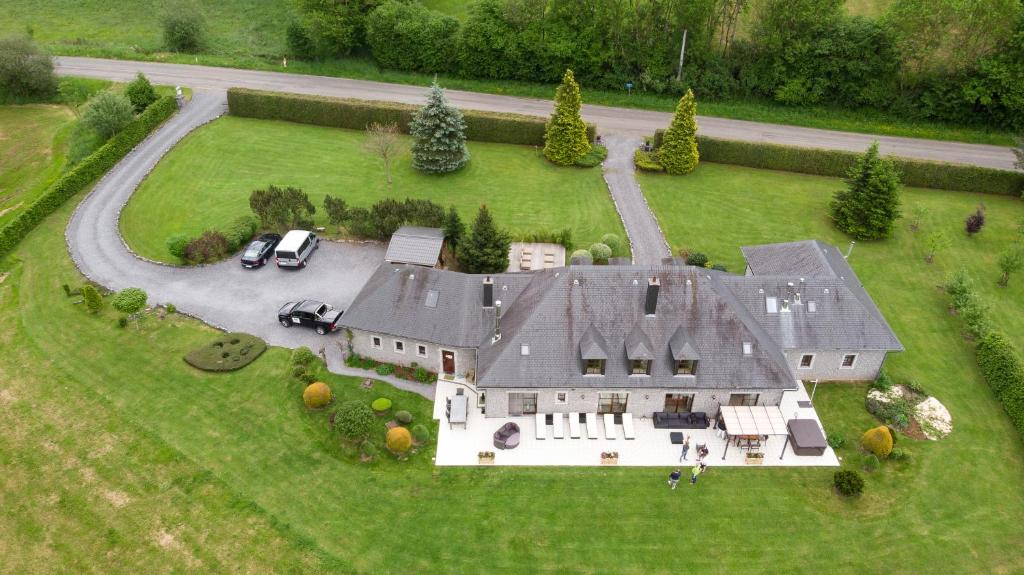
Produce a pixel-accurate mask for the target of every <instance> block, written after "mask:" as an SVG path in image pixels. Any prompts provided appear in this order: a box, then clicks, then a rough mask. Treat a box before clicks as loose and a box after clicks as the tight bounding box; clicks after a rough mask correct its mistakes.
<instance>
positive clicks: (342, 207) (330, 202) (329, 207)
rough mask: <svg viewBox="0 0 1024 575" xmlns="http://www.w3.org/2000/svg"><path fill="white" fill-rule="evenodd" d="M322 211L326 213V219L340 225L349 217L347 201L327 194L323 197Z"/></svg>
mask: <svg viewBox="0 0 1024 575" xmlns="http://www.w3.org/2000/svg"><path fill="white" fill-rule="evenodd" d="M324 212H325V213H326V214H327V221H329V222H331V223H332V224H334V225H336V226H337V225H341V224H342V223H343V222H344V221H345V220H347V219H348V217H349V211H348V203H346V202H345V200H343V199H342V198H333V197H331V196H330V195H329V194H328V195H327V196H325V197H324Z"/></svg>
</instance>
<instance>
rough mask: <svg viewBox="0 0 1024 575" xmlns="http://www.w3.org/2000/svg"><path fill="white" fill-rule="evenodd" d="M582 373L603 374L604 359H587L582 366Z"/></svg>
mask: <svg viewBox="0 0 1024 575" xmlns="http://www.w3.org/2000/svg"><path fill="white" fill-rule="evenodd" d="M583 375H604V360H603V359H588V360H587V361H586V365H585V367H584V368H583Z"/></svg>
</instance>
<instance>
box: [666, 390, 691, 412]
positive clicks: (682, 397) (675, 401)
mask: <svg viewBox="0 0 1024 575" xmlns="http://www.w3.org/2000/svg"><path fill="white" fill-rule="evenodd" d="M692 408H693V394H692V393H666V394H665V411H667V412H669V413H687V412H689V411H692Z"/></svg>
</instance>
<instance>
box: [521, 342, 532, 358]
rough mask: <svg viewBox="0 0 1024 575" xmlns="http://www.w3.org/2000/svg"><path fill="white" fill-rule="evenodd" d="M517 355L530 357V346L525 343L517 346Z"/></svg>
mask: <svg viewBox="0 0 1024 575" xmlns="http://www.w3.org/2000/svg"><path fill="white" fill-rule="evenodd" d="M519 355H530V346H528V345H526V344H525V343H524V344H523V345H521V346H519Z"/></svg>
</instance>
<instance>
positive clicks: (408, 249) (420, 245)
mask: <svg viewBox="0 0 1024 575" xmlns="http://www.w3.org/2000/svg"><path fill="white" fill-rule="evenodd" d="M442 244H444V232H443V231H441V230H440V229H438V228H420V227H414V226H404V227H401V228H398V231H396V232H395V233H394V234H392V235H391V242H390V243H388V251H387V253H386V254H384V260H385V261H387V262H391V263H394V264H413V265H418V266H430V267H433V266H434V265H435V264H436V263H437V258H438V257H439V256H440V255H441V245H442Z"/></svg>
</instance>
